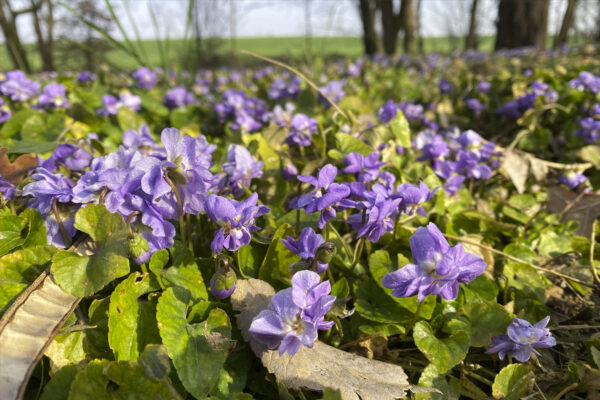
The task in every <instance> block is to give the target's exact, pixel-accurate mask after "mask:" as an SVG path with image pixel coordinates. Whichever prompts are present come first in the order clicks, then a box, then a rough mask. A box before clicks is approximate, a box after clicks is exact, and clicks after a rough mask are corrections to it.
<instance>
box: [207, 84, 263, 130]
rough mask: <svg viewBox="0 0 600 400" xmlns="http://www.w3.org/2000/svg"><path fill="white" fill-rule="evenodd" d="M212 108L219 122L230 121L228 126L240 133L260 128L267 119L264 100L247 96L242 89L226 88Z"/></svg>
mask: <svg viewBox="0 0 600 400" xmlns="http://www.w3.org/2000/svg"><path fill="white" fill-rule="evenodd" d="M214 110H215V112H216V113H217V115H218V116H219V121H220V122H221V123H224V122H226V121H231V123H230V124H229V126H230V128H231V129H233V130H239V131H240V132H241V133H242V134H244V133H249V132H254V131H256V130H258V129H260V128H261V127H262V126H263V125H264V124H266V123H267V122H268V120H269V113H268V111H267V108H266V104H265V102H264V101H263V100H261V99H259V98H256V97H248V96H247V95H246V93H245V92H244V91H243V90H235V89H227V90H226V91H225V92H223V96H222V100H221V102H220V103H217V104H216V105H215V107H214Z"/></svg>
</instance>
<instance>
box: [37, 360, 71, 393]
mask: <svg viewBox="0 0 600 400" xmlns="http://www.w3.org/2000/svg"><path fill="white" fill-rule="evenodd" d="M79 370H80V367H79V366H77V365H67V366H66V367H63V368H61V369H59V370H58V371H56V372H55V373H54V374H53V375H52V379H50V382H48V384H47V385H46V386H44V392H43V393H42V396H41V397H40V400H64V399H66V398H67V397H68V396H69V391H70V390H71V384H72V383H73V381H74V380H75V376H77V374H78V373H79Z"/></svg>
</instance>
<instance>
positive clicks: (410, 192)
mask: <svg viewBox="0 0 600 400" xmlns="http://www.w3.org/2000/svg"><path fill="white" fill-rule="evenodd" d="M437 189H438V188H435V189H433V191H430V190H429V187H428V186H427V185H426V184H425V183H424V182H421V183H419V186H415V185H413V184H411V183H403V184H401V185H398V188H397V189H396V194H395V195H394V197H397V198H400V199H402V207H403V208H404V212H405V213H406V214H407V215H415V213H417V212H418V213H419V214H421V215H422V216H424V217H425V216H427V214H426V213H425V209H424V208H423V204H424V203H425V202H427V201H429V200H431V198H432V197H433V195H434V194H435V192H436V191H437Z"/></svg>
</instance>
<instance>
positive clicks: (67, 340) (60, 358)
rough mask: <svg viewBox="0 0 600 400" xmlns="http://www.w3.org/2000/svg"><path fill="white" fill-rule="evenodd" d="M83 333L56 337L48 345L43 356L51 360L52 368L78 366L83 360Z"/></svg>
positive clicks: (71, 333)
mask: <svg viewBox="0 0 600 400" xmlns="http://www.w3.org/2000/svg"><path fill="white" fill-rule="evenodd" d="M84 337H85V333H84V332H83V331H76V332H70V333H65V334H62V335H57V336H56V337H55V338H54V340H53V341H52V342H51V343H50V345H49V346H48V348H47V349H46V351H45V352H44V355H45V356H47V357H48V358H49V359H50V360H52V365H53V368H63V367H66V366H67V365H69V364H78V363H80V362H81V361H83V360H85V356H86V354H85V350H84V348H83V340H84Z"/></svg>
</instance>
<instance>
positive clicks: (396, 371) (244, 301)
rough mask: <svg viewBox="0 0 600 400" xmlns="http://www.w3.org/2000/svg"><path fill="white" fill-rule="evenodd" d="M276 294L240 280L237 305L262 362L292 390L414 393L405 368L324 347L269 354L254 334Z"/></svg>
mask: <svg viewBox="0 0 600 400" xmlns="http://www.w3.org/2000/svg"><path fill="white" fill-rule="evenodd" d="M274 293H275V291H274V290H273V288H272V287H271V285H269V284H268V283H266V282H264V281H261V280H258V279H243V280H238V282H237V288H236V290H235V292H234V293H233V295H232V296H231V304H232V305H233V309H234V310H236V311H239V312H240V314H239V315H238V316H237V322H238V326H239V328H240V330H241V331H242V335H243V336H244V338H245V339H246V341H248V342H249V343H250V347H251V348H252V350H253V351H254V353H255V354H256V356H257V357H259V358H260V359H261V361H262V363H263V365H264V366H265V367H266V368H267V369H268V370H269V372H271V373H273V374H275V376H276V377H277V379H278V380H279V381H280V382H281V383H283V384H285V385H286V386H287V387H288V388H291V389H310V390H318V391H323V390H324V389H325V388H326V387H330V388H333V389H337V390H339V391H340V393H341V396H342V399H344V400H358V399H359V398H360V399H363V400H386V399H389V400H391V399H397V398H401V397H404V396H406V391H407V390H409V389H410V390H413V388H412V387H411V385H410V384H409V383H408V380H407V377H406V374H405V373H404V370H403V369H402V368H401V367H400V366H398V365H394V364H390V363H384V362H381V361H376V360H369V359H367V358H364V357H360V356H357V355H354V354H351V353H347V352H345V351H342V350H339V349H336V348H335V347H332V346H329V345H327V344H324V343H321V342H318V341H317V342H316V343H315V344H314V346H313V348H312V349H310V348H307V347H301V348H300V350H298V352H297V353H296V354H295V355H294V356H290V355H288V354H285V355H283V356H279V353H278V352H277V351H276V350H269V349H267V347H266V346H264V345H263V344H261V343H259V342H257V341H256V340H255V339H254V338H253V336H252V334H251V333H250V332H248V328H249V327H250V324H251V323H252V318H254V316H256V315H257V314H258V313H259V312H260V311H261V310H263V309H265V308H267V307H268V306H269V299H270V297H271V296H272V295H273V294H274ZM419 389H423V388H419Z"/></svg>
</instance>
